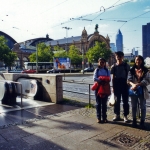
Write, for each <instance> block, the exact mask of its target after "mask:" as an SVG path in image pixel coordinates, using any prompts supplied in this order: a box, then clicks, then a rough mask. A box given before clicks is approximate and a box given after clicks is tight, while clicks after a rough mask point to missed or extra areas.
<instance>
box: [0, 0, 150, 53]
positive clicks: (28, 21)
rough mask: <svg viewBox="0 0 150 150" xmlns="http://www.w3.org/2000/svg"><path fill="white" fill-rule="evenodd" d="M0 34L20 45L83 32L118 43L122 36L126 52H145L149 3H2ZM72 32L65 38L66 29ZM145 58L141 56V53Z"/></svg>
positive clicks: (102, 0)
mask: <svg viewBox="0 0 150 150" xmlns="http://www.w3.org/2000/svg"><path fill="white" fill-rule="evenodd" d="M0 4H1V9H0V31H2V32H5V33H6V34H8V35H10V36H11V37H12V38H14V39H15V40H16V41H17V42H18V43H19V42H23V41H26V40H29V39H34V38H39V37H46V34H48V35H49V37H50V38H52V39H54V40H57V39H62V38H65V37H71V36H80V35H81V34H82V30H83V29H84V27H85V29H86V31H87V34H88V35H89V34H93V33H94V31H95V25H96V24H98V25H99V28H98V31H99V34H101V35H102V36H104V37H106V36H107V35H108V36H109V38H110V43H116V41H115V39H116V34H117V32H118V30H119V29H120V31H121V32H122V35H123V47H124V52H125V53H129V52H131V49H132V48H136V49H137V50H139V53H141V52H142V25H146V24H147V23H149V22H150V0H5V1H4V0H0ZM63 27H68V28H71V29H70V30H68V32H67V34H66V29H64V28H63ZM141 54H142V53H141Z"/></svg>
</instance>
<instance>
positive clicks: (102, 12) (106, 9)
mask: <svg viewBox="0 0 150 150" xmlns="http://www.w3.org/2000/svg"><path fill="white" fill-rule="evenodd" d="M119 1H120V0H118V1H117V2H116V3H114V4H113V5H112V6H110V7H108V8H106V9H105V8H104V7H103V6H101V7H103V8H104V12H105V11H106V10H108V9H111V8H114V7H117V6H120V5H123V4H125V3H129V2H131V1H133V0H130V1H127V2H124V3H121V4H118V5H115V4H117V3H118V2H119ZM100 11H101V8H100ZM104 12H102V13H101V14H103V13H104ZM101 14H99V15H97V16H96V17H95V18H94V19H92V20H95V19H96V18H97V17H99V16H100V15H101Z"/></svg>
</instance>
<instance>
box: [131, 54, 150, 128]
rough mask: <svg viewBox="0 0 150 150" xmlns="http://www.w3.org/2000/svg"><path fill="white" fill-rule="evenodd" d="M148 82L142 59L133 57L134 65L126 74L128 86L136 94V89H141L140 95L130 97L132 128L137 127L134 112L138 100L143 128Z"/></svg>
mask: <svg viewBox="0 0 150 150" xmlns="http://www.w3.org/2000/svg"><path fill="white" fill-rule="evenodd" d="M149 81H150V80H149V71H148V69H147V68H146V67H145V66H144V58H143V57H142V56H140V55H138V56H136V57H135V64H134V66H133V67H132V68H131V69H130V71H129V74H128V84H129V85H130V86H131V89H132V90H133V91H134V92H137V89H138V88H141V89H142V90H141V91H142V94H141V95H138V93H137V95H134V96H132V97H131V104H132V118H133V123H132V125H133V127H137V120H136V111H137V103H138V100H139V104H140V108H141V121H140V127H141V128H144V122H145V117H146V99H148V98H149V93H148V90H147V87H146V86H147V85H149V84H150V82H149Z"/></svg>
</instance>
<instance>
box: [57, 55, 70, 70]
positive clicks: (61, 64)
mask: <svg viewBox="0 0 150 150" xmlns="http://www.w3.org/2000/svg"><path fill="white" fill-rule="evenodd" d="M69 68H70V58H62V57H56V58H54V69H69Z"/></svg>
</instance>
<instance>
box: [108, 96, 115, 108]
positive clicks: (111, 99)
mask: <svg viewBox="0 0 150 150" xmlns="http://www.w3.org/2000/svg"><path fill="white" fill-rule="evenodd" d="M116 99H117V97H116V96H115V95H114V93H112V94H111V96H110V99H109V101H108V106H111V107H112V106H114V105H115V103H116Z"/></svg>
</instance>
